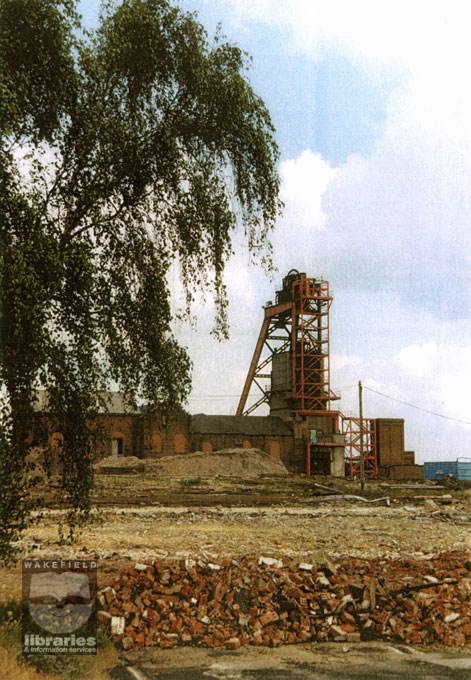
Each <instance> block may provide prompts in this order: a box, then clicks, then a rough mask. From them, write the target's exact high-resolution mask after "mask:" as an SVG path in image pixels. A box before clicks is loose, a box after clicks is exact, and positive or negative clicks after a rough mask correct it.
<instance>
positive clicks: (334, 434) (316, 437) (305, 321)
mask: <svg viewBox="0 0 471 680" xmlns="http://www.w3.org/2000/svg"><path fill="white" fill-rule="evenodd" d="M331 304H332V297H331V295H330V292H329V283H328V282H327V281H324V280H322V279H314V278H307V277H306V274H305V273H300V272H298V271H297V270H296V269H292V270H291V271H290V272H289V273H288V274H287V276H285V277H284V279H283V285H282V288H281V290H279V291H277V293H276V302H275V304H273V302H271V301H270V302H267V304H266V305H265V307H264V318H263V323H262V327H261V329H260V334H259V337H258V341H257V344H256V347H255V351H254V354H253V358H252V361H251V363H250V367H249V371H248V374H247V378H246V380H245V384H244V387H243V390H242V395H241V397H240V401H239V405H238V408H237V411H236V415H238V416H248V415H250V414H251V413H252V412H253V411H255V410H256V409H257V408H259V407H260V406H261V405H262V404H268V406H269V408H270V415H272V416H278V417H280V418H282V419H283V420H285V421H291V423H292V428H293V433H294V437H295V440H296V441H297V447H298V450H297V458H298V461H299V471H300V472H307V474H308V475H310V474H311V472H314V473H318V474H327V475H328V474H333V475H336V476H344V475H345V472H346V469H347V474H351V475H352V476H357V475H358V474H359V470H360V462H359V461H360V458H359V456H360V454H359V448H358V447H359V421H358V419H353V418H346V417H345V416H344V415H343V414H342V413H341V412H340V411H338V410H332V407H331V402H333V401H335V400H337V399H338V398H339V397H337V396H336V395H335V394H334V393H333V392H332V390H331V388H330V346H329V345H330V307H331ZM253 386H255V387H257V388H258V390H259V392H260V397H259V399H258V400H256V401H255V402H254V403H252V404H251V405H250V406H247V400H248V397H249V393H250V391H251V389H252V387H253ZM363 422H364V425H366V422H367V421H365V420H364V421H363ZM368 423H369V421H368ZM357 426H358V427H357ZM357 430H358V431H357ZM367 432H369V424H368V426H367ZM370 440H371V441H370ZM366 441H367V443H368V446H366V447H365V450H366V456H365V458H366V460H367V465H366V471H367V475H368V476H376V475H377V463H376V444H375V437H374V434H372V436H371V437H369V438H368V437H367V438H366ZM364 443H365V440H364ZM370 443H371V446H370ZM346 447H347V449H346Z"/></svg>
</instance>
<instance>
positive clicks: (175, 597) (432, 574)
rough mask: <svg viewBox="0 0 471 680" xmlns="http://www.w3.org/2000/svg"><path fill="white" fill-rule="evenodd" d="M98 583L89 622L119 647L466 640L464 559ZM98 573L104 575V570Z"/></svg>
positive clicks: (468, 590)
mask: <svg viewBox="0 0 471 680" xmlns="http://www.w3.org/2000/svg"><path fill="white" fill-rule="evenodd" d="M108 569H109V571H108V573H107V574H106V573H105V576H104V578H103V579H102V581H101V590H100V592H99V594H98V602H99V611H98V621H99V622H100V624H101V625H103V626H108V627H110V629H111V634H112V637H113V640H114V642H115V643H118V644H119V645H120V646H121V647H122V648H124V649H130V648H137V647H141V646H156V645H157V646H160V647H176V646H177V645H201V646H205V647H213V646H214V647H217V646H225V647H227V648H230V649H237V648H238V647H240V646H241V645H270V646H276V645H280V644H289V643H296V642H307V641H326V640H333V641H347V642H356V641H360V640H368V639H384V640H393V641H400V642H405V643H409V644H419V643H422V644H430V643H441V644H445V645H455V646H459V645H464V644H468V643H470V641H471V607H470V601H471V555H470V554H468V553H463V552H457V551H455V552H448V553H441V554H437V555H433V556H430V558H429V559H427V560H424V559H421V560H419V559H414V558H413V557H412V556H411V558H410V559H402V560H389V559H385V558H375V559H367V560H366V559H363V560H361V559H356V558H345V559H341V560H339V561H338V562H337V563H335V564H334V563H333V562H332V561H331V560H330V559H329V558H328V557H327V556H325V558H324V559H323V560H322V563H318V564H315V565H313V564H308V563H303V562H301V563H299V562H294V561H292V560H291V559H290V558H288V557H284V558H282V559H281V560H277V559H272V558H267V557H259V558H256V557H243V558H241V559H230V558H221V559H218V560H214V561H213V562H209V561H206V560H203V559H200V560H197V561H194V560H189V559H186V560H181V561H179V560H154V561H149V562H148V563H146V564H144V563H142V564H135V565H134V567H133V568H128V569H126V570H124V571H122V572H121V573H120V574H119V575H118V576H117V577H116V576H113V575H112V573H111V568H108ZM105 572H106V570H105Z"/></svg>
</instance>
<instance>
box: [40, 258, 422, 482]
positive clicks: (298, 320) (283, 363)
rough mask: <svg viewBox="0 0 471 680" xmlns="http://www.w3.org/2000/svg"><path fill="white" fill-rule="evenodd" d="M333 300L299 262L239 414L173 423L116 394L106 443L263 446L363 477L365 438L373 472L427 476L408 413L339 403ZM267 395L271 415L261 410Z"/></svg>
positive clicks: (119, 447) (317, 469)
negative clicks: (127, 404) (365, 412)
mask: <svg viewBox="0 0 471 680" xmlns="http://www.w3.org/2000/svg"><path fill="white" fill-rule="evenodd" d="M331 304H332V297H331V296H330V293H329V284H328V282H327V281H324V280H320V279H314V278H308V277H306V274H304V273H300V272H298V271H296V270H292V271H290V272H289V274H288V275H287V276H286V277H285V278H284V279H283V284H282V287H281V289H280V290H279V291H277V293H276V298H275V301H274V302H273V301H269V302H267V303H266V305H265V307H264V313H263V319H262V324H261V329H260V333H259V337H258V340H257V342H256V344H255V351H254V354H253V358H252V361H251V364H250V367H249V370H248V373H247V378H246V380H245V384H244V386H243V389H242V394H241V397H240V401H239V405H238V408H237V413H236V415H235V416H229V415H227V416H226V415H205V414H198V415H189V414H182V415H181V416H180V417H178V418H176V419H174V420H173V421H172V422H171V423H166V422H165V421H164V419H162V418H159V417H156V418H153V419H150V418H148V417H147V415H146V414H145V413H142V412H137V411H136V412H131V413H129V412H126V410H125V408H124V404H123V400H122V398H121V395H120V394H118V393H114V394H110V395H109V402H110V404H109V409H108V412H107V413H106V414H104V415H103V419H104V422H105V430H106V432H107V435H108V438H109V445H108V450H104V451H102V452H101V453H102V454H103V455H113V456H118V457H119V456H127V455H134V456H138V457H159V456H169V455H175V454H184V453H189V452H194V451H204V452H212V451H218V450H221V449H227V448H245V449H249V448H258V449H262V450H263V451H265V452H266V453H268V454H269V455H271V456H273V457H274V458H279V459H281V460H282V461H283V462H284V464H285V465H286V467H287V468H288V469H289V470H291V471H292V472H297V473H306V474H308V475H311V474H324V475H333V476H338V477H340V476H345V475H348V476H353V477H355V476H359V474H360V448H362V449H363V459H364V468H365V474H366V476H367V477H373V478H375V477H378V476H380V477H386V478H393V479H406V478H420V477H422V476H423V468H422V466H419V465H415V461H414V453H413V452H410V451H406V450H405V446H404V420H402V419H381V418H380V419H378V418H376V419H375V418H371V417H366V418H362V419H361V421H360V418H356V417H347V416H345V415H344V414H343V413H342V412H341V411H340V410H338V409H335V406H334V405H335V402H336V400H337V399H338V397H337V396H336V395H335V393H334V392H333V391H332V389H331V386H330V347H329V344H330V306H331ZM254 390H257V391H258V398H255V400H254V398H253V393H254ZM249 395H250V396H249ZM249 401H250V403H249ZM262 405H266V406H265V408H267V407H268V410H269V414H270V415H265V416H260V415H257V416H254V415H252V413H253V412H254V411H255V410H257V409H258V408H259V407H261V406H262ZM360 427H361V429H360ZM360 432H362V436H360ZM60 441H61V433H60V431H59V430H58V431H56V432H52V433H51V436H50V444H51V445H58V444H59V445H60ZM361 444H362V447H361Z"/></svg>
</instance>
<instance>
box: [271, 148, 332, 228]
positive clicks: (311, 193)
mask: <svg viewBox="0 0 471 680" xmlns="http://www.w3.org/2000/svg"><path fill="white" fill-rule="evenodd" d="M335 173H336V170H333V169H332V168H331V167H330V165H329V164H328V163H326V162H325V161H324V160H322V157H321V155H320V154H317V153H313V152H312V151H311V150H310V149H306V150H305V151H303V152H302V154H301V155H300V156H299V158H296V159H295V160H292V159H289V160H286V161H284V162H283V163H281V165H280V177H281V191H280V197H281V200H282V201H283V202H284V203H285V212H284V220H286V221H287V222H290V223H293V224H296V225H297V227H298V228H300V229H303V230H305V229H308V230H312V229H323V228H324V226H325V219H326V216H325V213H324V211H323V209H322V195H323V194H324V192H325V190H326V188H327V185H328V184H329V182H330V181H331V180H332V178H333V177H334V176H335Z"/></svg>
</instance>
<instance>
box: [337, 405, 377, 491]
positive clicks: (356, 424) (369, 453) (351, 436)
mask: <svg viewBox="0 0 471 680" xmlns="http://www.w3.org/2000/svg"><path fill="white" fill-rule="evenodd" d="M362 430H363V464H364V468H365V477H370V478H374V479H376V477H377V476H378V457H377V451H376V420H374V418H363V419H362ZM342 431H343V433H344V434H346V435H347V449H346V452H345V453H346V459H347V462H348V463H349V465H350V476H351V477H360V475H361V458H360V434H361V432H360V418H344V419H343V420H342Z"/></svg>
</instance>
